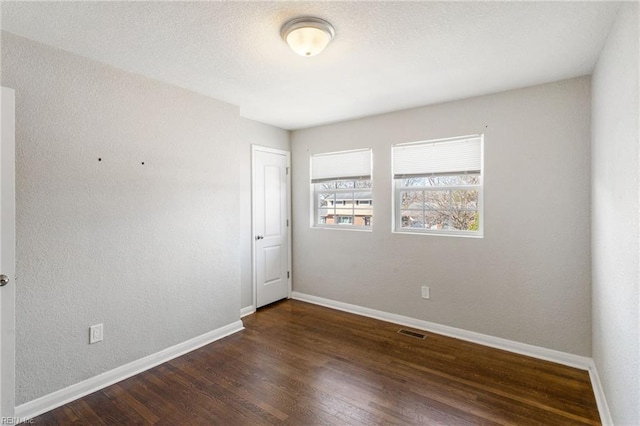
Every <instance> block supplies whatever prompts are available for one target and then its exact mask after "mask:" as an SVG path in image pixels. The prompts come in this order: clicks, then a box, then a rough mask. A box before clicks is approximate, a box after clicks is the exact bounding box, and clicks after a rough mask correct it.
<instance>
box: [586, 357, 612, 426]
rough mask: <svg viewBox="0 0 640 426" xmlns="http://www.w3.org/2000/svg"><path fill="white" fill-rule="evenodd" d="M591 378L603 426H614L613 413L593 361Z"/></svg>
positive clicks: (590, 368) (590, 372)
mask: <svg viewBox="0 0 640 426" xmlns="http://www.w3.org/2000/svg"><path fill="white" fill-rule="evenodd" d="M589 378H590V379H591V386H593V394H594V396H595V397H596V404H598V412H599V413H600V422H601V423H602V426H613V418H612V417H611V411H609V404H607V398H606V397H605V395H604V389H603V387H602V382H601V381H600V376H599V375H598V369H597V368H596V364H595V362H594V361H593V360H591V365H590V366H589Z"/></svg>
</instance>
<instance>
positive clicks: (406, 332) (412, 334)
mask: <svg viewBox="0 0 640 426" xmlns="http://www.w3.org/2000/svg"><path fill="white" fill-rule="evenodd" d="M398 333H400V334H403V335H405V336H409V337H415V338H416V339H426V338H427V336H426V335H424V334H422V333H416V332H415V331H411V330H405V329H404V328H401V329H400V330H398Z"/></svg>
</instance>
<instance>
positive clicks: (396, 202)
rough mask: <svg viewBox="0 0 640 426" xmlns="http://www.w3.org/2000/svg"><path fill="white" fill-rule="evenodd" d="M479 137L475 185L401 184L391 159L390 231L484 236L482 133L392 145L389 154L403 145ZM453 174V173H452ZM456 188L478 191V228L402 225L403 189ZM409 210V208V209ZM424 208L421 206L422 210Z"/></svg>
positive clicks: (447, 189)
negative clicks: (430, 227)
mask: <svg viewBox="0 0 640 426" xmlns="http://www.w3.org/2000/svg"><path fill="white" fill-rule="evenodd" d="M470 138H480V171H479V172H480V173H479V181H478V184H476V185H446V186H445V185H443V186H402V181H403V178H396V177H395V170H393V168H394V167H393V160H392V175H391V180H392V185H393V224H392V232H393V233H398V234H416V235H440V236H451V237H467V238H483V237H484V134H477V135H467V136H460V137H453V138H444V139H432V140H425V141H420V142H411V143H407V144H405V143H403V144H396V145H393V146H392V148H391V153H392V154H391V155H392V159H393V149H394V148H395V147H398V146H403V145H418V144H420V145H426V144H436V143H444V142H454V141H458V140H464V139H470ZM452 175H453V174H452ZM455 175H458V174H455ZM456 190H475V191H477V192H478V208H477V212H478V230H477V231H467V230H451V229H426V228H425V229H423V228H403V227H402V213H401V212H402V211H403V209H402V199H401V196H402V192H403V191H456ZM409 210H411V209H409ZM422 211H423V212H424V211H428V210H425V209H424V208H423V210H422Z"/></svg>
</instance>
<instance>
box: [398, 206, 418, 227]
mask: <svg viewBox="0 0 640 426" xmlns="http://www.w3.org/2000/svg"><path fill="white" fill-rule="evenodd" d="M401 216H402V217H401V226H402V227H403V228H424V213H423V212H422V210H403V211H402V213H401Z"/></svg>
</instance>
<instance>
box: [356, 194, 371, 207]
mask: <svg viewBox="0 0 640 426" xmlns="http://www.w3.org/2000/svg"><path fill="white" fill-rule="evenodd" d="M353 198H354V200H355V201H356V204H357V205H371V201H372V200H373V195H372V194H371V192H354V193H353Z"/></svg>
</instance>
